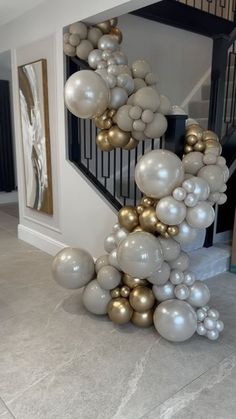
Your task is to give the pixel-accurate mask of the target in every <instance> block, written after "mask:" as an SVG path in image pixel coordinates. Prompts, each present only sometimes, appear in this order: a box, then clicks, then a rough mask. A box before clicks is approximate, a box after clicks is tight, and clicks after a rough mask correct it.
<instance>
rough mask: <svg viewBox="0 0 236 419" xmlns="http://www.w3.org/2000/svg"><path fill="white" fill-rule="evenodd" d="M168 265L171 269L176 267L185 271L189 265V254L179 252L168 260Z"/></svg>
mask: <svg viewBox="0 0 236 419" xmlns="http://www.w3.org/2000/svg"><path fill="white" fill-rule="evenodd" d="M170 267H171V268H172V269H178V270H179V271H182V272H184V271H186V270H187V269H188V267H189V256H188V255H187V253H185V252H180V254H179V256H178V257H177V258H176V259H174V260H171V261H170Z"/></svg>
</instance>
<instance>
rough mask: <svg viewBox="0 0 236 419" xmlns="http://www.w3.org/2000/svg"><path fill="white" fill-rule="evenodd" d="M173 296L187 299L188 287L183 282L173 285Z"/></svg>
mask: <svg viewBox="0 0 236 419" xmlns="http://www.w3.org/2000/svg"><path fill="white" fill-rule="evenodd" d="M174 293H175V296H176V298H178V300H187V298H188V297H189V294H190V290H189V287H187V285H185V284H179V285H177V286H176V287H175V291H174Z"/></svg>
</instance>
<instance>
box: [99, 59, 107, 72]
mask: <svg viewBox="0 0 236 419" xmlns="http://www.w3.org/2000/svg"><path fill="white" fill-rule="evenodd" d="M97 69H98V70H103V69H106V70H107V63H106V61H99V63H98V65H97Z"/></svg>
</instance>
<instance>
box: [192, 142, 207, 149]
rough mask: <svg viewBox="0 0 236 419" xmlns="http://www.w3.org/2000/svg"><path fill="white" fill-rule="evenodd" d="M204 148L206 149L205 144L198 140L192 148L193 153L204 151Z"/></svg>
mask: <svg viewBox="0 0 236 419" xmlns="http://www.w3.org/2000/svg"><path fill="white" fill-rule="evenodd" d="M205 148H206V144H205V143H204V142H203V141H201V140H199V141H198V142H197V143H196V144H195V145H194V146H193V149H194V151H204V150H205Z"/></svg>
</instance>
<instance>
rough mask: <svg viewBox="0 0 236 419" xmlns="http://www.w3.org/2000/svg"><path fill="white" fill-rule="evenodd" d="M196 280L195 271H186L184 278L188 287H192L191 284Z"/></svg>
mask: <svg viewBox="0 0 236 419" xmlns="http://www.w3.org/2000/svg"><path fill="white" fill-rule="evenodd" d="M195 281H196V275H195V273H193V272H191V271H184V280H183V283H184V284H185V285H188V287H190V286H191V285H193V284H194V282H195Z"/></svg>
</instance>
